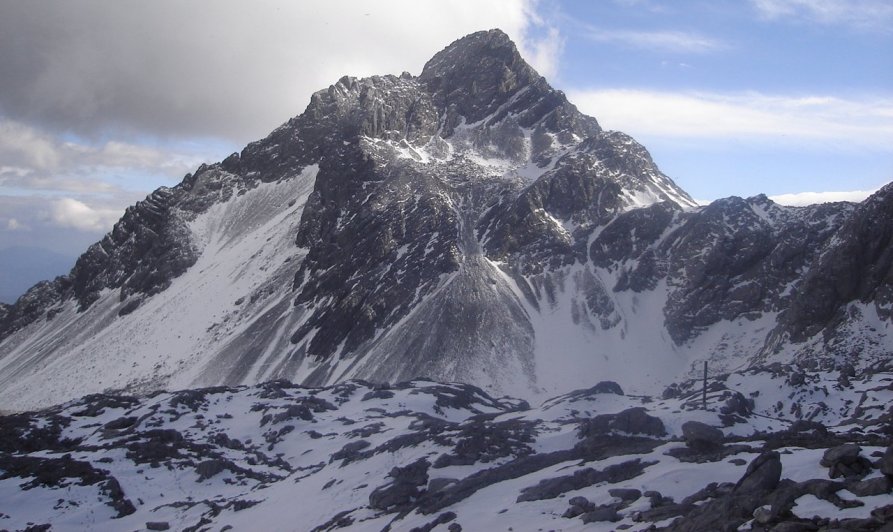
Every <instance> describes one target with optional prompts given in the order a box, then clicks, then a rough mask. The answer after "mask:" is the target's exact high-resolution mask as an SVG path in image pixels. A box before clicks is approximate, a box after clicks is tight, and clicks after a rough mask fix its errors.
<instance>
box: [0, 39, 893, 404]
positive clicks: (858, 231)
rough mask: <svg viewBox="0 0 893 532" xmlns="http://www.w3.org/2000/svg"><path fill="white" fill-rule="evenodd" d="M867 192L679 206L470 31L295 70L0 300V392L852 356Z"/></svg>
mask: <svg viewBox="0 0 893 532" xmlns="http://www.w3.org/2000/svg"><path fill="white" fill-rule="evenodd" d="M891 196H893V194H891V193H890V191H889V187H888V188H887V189H884V190H882V191H880V192H879V193H878V194H876V195H875V196H873V197H872V198H870V199H869V200H868V201H866V202H865V203H864V204H862V205H859V206H854V205H851V204H833V205H823V206H815V207H808V208H786V207H781V206H778V205H775V204H774V203H772V202H771V201H770V200H768V199H767V198H765V197H764V196H758V197H755V198H748V199H741V198H729V199H725V200H719V201H717V202H715V203H713V204H712V205H710V206H707V207H698V206H696V205H695V203H694V202H693V201H692V199H691V198H690V197H689V196H688V195H687V194H686V193H685V192H684V191H682V190H681V189H680V188H679V187H677V186H676V185H675V184H674V183H673V182H672V180H670V179H669V178H668V177H667V176H665V175H664V174H663V173H661V172H660V170H659V169H658V168H657V166H656V165H655V164H654V162H653V161H652V160H651V157H650V156H649V154H648V152H647V151H646V150H645V148H644V147H642V146H641V145H639V144H638V143H636V142H635V141H634V140H633V139H631V138H630V137H628V136H627V135H624V134H622V133H619V132H612V131H603V130H602V129H601V128H600V127H599V125H598V123H597V121H596V120H595V119H594V118H591V117H587V116H585V115H583V114H581V113H580V112H578V111H577V109H576V108H575V107H574V106H573V105H572V104H571V103H570V102H568V101H567V99H566V98H565V96H564V95H563V94H562V93H561V92H560V91H556V90H555V89H553V88H551V87H550V86H549V85H548V83H547V82H546V81H545V80H544V79H543V78H542V77H541V76H539V75H538V74H537V73H536V72H535V71H534V70H533V69H532V68H531V67H530V66H529V65H527V64H526V63H525V62H524V60H523V59H522V58H521V56H520V55H519V54H518V51H517V50H516V48H515V47H514V45H513V44H512V43H511V41H510V40H509V39H508V38H507V37H506V36H505V34H503V33H502V32H499V31H498V30H493V31H489V32H479V33H475V34H472V35H469V36H467V37H464V38H462V39H459V40H458V41H456V42H454V43H452V44H451V45H450V46H448V47H447V48H446V49H444V50H443V51H442V52H440V53H438V54H437V55H435V56H434V57H433V58H432V59H431V61H429V62H428V63H427V64H426V65H425V67H424V69H423V71H422V73H421V74H420V75H419V76H412V75H410V74H407V73H404V74H402V75H401V76H399V77H398V76H373V77H371V78H365V79H356V78H352V77H344V78H342V79H341V80H339V81H338V82H337V83H336V84H334V85H332V86H331V87H329V88H328V89H325V90H322V91H319V92H317V93H316V94H314V95H313V97H312V98H311V101H310V104H309V105H308V107H307V109H306V110H305V111H304V113H302V114H301V115H299V116H297V117H295V118H293V119H291V120H289V121H288V122H286V123H285V124H283V125H282V126H281V127H279V128H278V129H276V130H275V131H274V132H272V133H271V134H270V135H269V136H268V137H267V138H265V139H262V140H260V141H257V142H254V143H252V144H249V145H248V146H247V147H246V148H245V149H244V150H242V152H241V153H238V154H233V155H232V156H230V157H228V158H227V159H226V160H224V161H222V162H220V163H217V164H213V165H203V166H202V167H200V168H199V169H198V170H197V171H196V172H195V173H194V174H191V175H187V176H186V178H184V180H183V182H182V183H181V184H179V185H178V186H176V187H174V188H172V189H160V190H158V191H156V192H154V193H153V194H152V195H150V196H149V197H148V198H147V199H146V200H144V201H143V202H140V203H138V204H137V205H135V206H134V207H132V208H130V209H129V210H128V211H127V213H126V214H125V215H124V217H123V218H122V219H121V221H119V222H118V224H116V226H115V228H114V229H113V231H112V232H111V233H109V235H107V236H106V237H105V238H104V239H103V240H102V241H101V242H99V243H97V244H95V245H93V246H92V247H91V248H90V249H88V250H87V252H86V253H85V254H84V255H83V256H82V257H81V258H80V259H79V260H78V262H77V265H76V266H75V268H74V270H73V271H72V272H71V274H70V275H69V276H66V277H61V278H59V279H56V280H55V281H52V282H49V283H43V284H40V285H37V286H36V287H35V288H33V289H32V290H31V291H29V293H28V294H26V295H25V296H23V298H22V299H20V300H19V301H18V302H17V303H16V304H15V305H12V306H10V307H0V342H2V343H0V385H2V386H0V390H2V391H0V406H5V405H6V404H7V403H8V404H9V405H10V406H12V407H19V406H33V405H42V404H48V403H50V402H54V401H58V400H61V399H65V398H68V397H74V396H77V395H81V394H82V393H84V392H85V391H100V390H104V389H106V388H126V389H129V390H134V391H141V390H149V389H156V388H159V387H188V386H192V385H211V384H238V383H253V382H260V381H263V380H267V379H271V378H286V379H291V380H295V381H298V382H303V383H306V384H313V385H324V384H332V383H335V382H340V381H342V380H344V379H348V378H365V379H369V380H373V381H385V382H394V381H399V380H406V379H409V378H413V377H418V376H427V377H431V378H436V379H440V380H454V381H462V382H468V383H474V384H477V385H481V386H484V387H486V388H488V389H489V390H491V391H495V392H499V393H513V394H517V395H522V396H538V395H540V394H543V393H558V392H561V391H566V390H568V389H572V388H575V387H580V386H585V385H588V383H589V382H590V381H591V380H592V376H593V375H598V376H600V377H605V378H613V379H615V380H619V381H621V382H623V383H624V385H625V386H627V387H628V388H631V389H636V388H637V387H642V388H651V387H653V386H654V385H656V384H661V383H666V382H668V381H669V380H672V379H673V378H674V377H676V376H679V375H684V374H685V373H686V372H687V371H688V368H689V367H690V365H691V364H695V363H698V362H699V361H701V360H704V359H710V360H712V361H713V363H712V367H713V368H714V369H715V370H716V371H721V370H725V369H730V368H734V367H737V366H741V365H746V364H748V363H749V361H752V360H768V359H775V358H779V359H785V360H788V359H796V358H808V359H811V360H816V361H822V362H825V363H828V364H832V365H833V364H834V363H840V362H841V360H842V359H847V360H848V361H850V362H852V363H854V364H857V365H858V364H870V363H872V362H873V361H875V360H878V359H883V358H888V357H889V353H890V352H891V350H893V346H891V341H890V340H889V338H890V337H891V336H890V335H888V334H887V328H888V326H889V323H890V310H889V309H890V299H891V293H890V290H891V288H890V287H891V273H890V272H891V257H890V252H889V248H890V246H889V240H890V231H891V222H890V220H893V217H891V216H890V212H889V211H890V203H891V202H890V201H889V198H890V197H891ZM835 361H836V362H835ZM642 368H645V369H644V370H643V369H642ZM88 376H89V377H90V378H87V377H88ZM38 382H39V383H41V385H40V386H35V383H38ZM85 387H86V388H85Z"/></svg>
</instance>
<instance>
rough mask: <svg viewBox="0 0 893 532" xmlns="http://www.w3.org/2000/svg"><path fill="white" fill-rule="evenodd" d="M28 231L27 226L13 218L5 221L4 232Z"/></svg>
mask: <svg viewBox="0 0 893 532" xmlns="http://www.w3.org/2000/svg"><path fill="white" fill-rule="evenodd" d="M26 229H28V228H27V226H25V225H24V224H22V223H21V222H19V221H18V220H16V219H15V218H8V219H7V220H6V230H7V231H23V230H26Z"/></svg>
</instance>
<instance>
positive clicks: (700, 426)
mask: <svg viewBox="0 0 893 532" xmlns="http://www.w3.org/2000/svg"><path fill="white" fill-rule="evenodd" d="M682 437H683V439H685V444H686V445H688V446H689V447H691V448H692V449H695V450H700V451H712V450H715V449H716V448H718V447H721V446H722V444H723V438H724V437H725V435H724V434H723V432H722V431H721V430H720V429H718V428H716V427H711V426H710V425H707V424H705V423H701V422H699V421H686V422H685V423H683V424H682Z"/></svg>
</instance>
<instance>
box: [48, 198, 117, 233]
mask: <svg viewBox="0 0 893 532" xmlns="http://www.w3.org/2000/svg"><path fill="white" fill-rule="evenodd" d="M122 214H124V210H123V209H109V208H102V207H91V206H90V205H87V204H86V203H84V202H82V201H78V200H76V199H74V198H62V199H58V200H54V201H53V202H52V203H51V207H50V213H49V216H50V219H51V220H52V222H53V223H54V224H56V225H58V226H60V227H71V228H74V229H78V230H81V231H108V230H110V229H111V228H112V225H114V223H115V222H116V221H117V220H118V219H119V218H120V217H121V215H122Z"/></svg>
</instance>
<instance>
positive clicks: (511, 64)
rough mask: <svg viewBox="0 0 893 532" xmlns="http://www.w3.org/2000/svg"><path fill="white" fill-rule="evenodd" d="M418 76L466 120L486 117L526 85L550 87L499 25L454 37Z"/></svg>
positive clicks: (446, 105) (445, 103)
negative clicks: (456, 38)
mask: <svg viewBox="0 0 893 532" xmlns="http://www.w3.org/2000/svg"><path fill="white" fill-rule="evenodd" d="M419 79H420V81H422V82H423V83H425V84H426V85H427V86H428V89H429V90H430V91H431V92H432V93H434V94H435V101H436V102H437V103H439V104H440V105H441V106H443V107H448V106H449V105H455V106H456V110H457V111H458V112H459V114H460V115H462V116H464V117H465V118H466V120H467V121H468V122H476V121H478V120H480V119H482V118H484V117H486V116H487V115H489V114H490V113H492V112H493V111H494V110H495V109H496V108H498V107H499V106H500V105H501V104H503V103H505V102H506V101H507V100H508V98H510V97H511V96H513V95H515V94H517V93H518V92H519V91H521V90H522V89H523V88H525V87H528V86H531V85H535V86H537V88H538V89H539V90H541V91H543V92H547V91H551V90H552V89H551V87H549V85H548V84H547V83H546V81H545V80H544V79H543V78H542V76H540V75H539V74H538V73H537V72H536V71H535V70H534V69H533V68H532V67H531V66H530V65H528V64H527V62H526V61H524V59H523V58H522V57H521V54H520V53H519V52H518V48H517V47H516V46H515V43H513V42H512V40H511V39H509V37H508V35H506V34H505V33H504V32H502V31H501V30H498V29H493V30H489V31H479V32H477V33H472V34H470V35H466V36H465V37H462V38H461V39H458V40H456V41H454V42H453V43H452V44H450V45H449V46H447V47H446V48H444V49H443V50H441V51H440V52H438V53H437V54H435V55H434V57H432V58H431V60H430V61H428V62H427V63H426V64H425V68H424V69H423V70H422V73H421V75H420V76H419Z"/></svg>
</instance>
